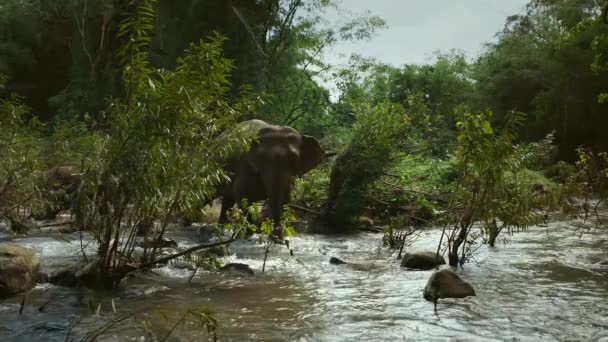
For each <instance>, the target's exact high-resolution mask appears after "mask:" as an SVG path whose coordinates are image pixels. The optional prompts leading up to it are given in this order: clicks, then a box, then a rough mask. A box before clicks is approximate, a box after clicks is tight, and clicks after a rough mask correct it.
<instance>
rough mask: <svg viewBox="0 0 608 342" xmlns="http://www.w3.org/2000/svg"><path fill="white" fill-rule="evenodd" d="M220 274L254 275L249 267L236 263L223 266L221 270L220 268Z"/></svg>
mask: <svg viewBox="0 0 608 342" xmlns="http://www.w3.org/2000/svg"><path fill="white" fill-rule="evenodd" d="M220 272H235V273H243V274H248V275H254V272H253V270H252V269H251V267H249V265H247V264H241V263H237V262H235V263H230V264H226V265H224V266H223V267H222V268H220Z"/></svg>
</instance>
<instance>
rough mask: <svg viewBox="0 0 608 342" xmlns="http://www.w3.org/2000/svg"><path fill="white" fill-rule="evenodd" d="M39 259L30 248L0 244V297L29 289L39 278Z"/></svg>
mask: <svg viewBox="0 0 608 342" xmlns="http://www.w3.org/2000/svg"><path fill="white" fill-rule="evenodd" d="M39 268H40V259H39V258H38V256H37V255H36V254H35V253H34V251H32V250H31V249H28V248H25V247H23V246H20V245H17V244H13V243H1V244H0V298H5V297H10V296H13V295H15V294H18V293H20V292H24V291H27V290H29V289H31V288H32V287H33V286H34V285H35V284H36V281H37V280H38V279H39V278H40V276H41V275H40V273H39V272H38V269H39Z"/></svg>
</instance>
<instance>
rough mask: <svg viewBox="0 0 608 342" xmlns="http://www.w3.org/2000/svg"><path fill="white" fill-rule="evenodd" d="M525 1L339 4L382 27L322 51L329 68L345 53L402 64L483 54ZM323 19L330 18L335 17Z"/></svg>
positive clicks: (366, 0)
mask: <svg viewBox="0 0 608 342" xmlns="http://www.w3.org/2000/svg"><path fill="white" fill-rule="evenodd" d="M527 2H528V0H343V1H342V7H343V8H345V9H347V10H350V11H352V12H354V13H355V14H356V13H364V12H365V11H366V10H369V11H371V13H372V14H373V15H378V16H380V17H381V18H383V19H384V20H385V21H386V23H387V26H388V28H386V29H383V30H381V31H380V32H378V33H377V34H376V35H375V36H374V37H373V38H372V39H371V40H369V41H363V42H356V43H354V44H353V43H350V44H349V43H341V44H337V45H334V46H332V47H331V48H329V49H328V50H327V51H326V52H325V55H324V57H325V60H326V61H327V62H329V63H330V64H340V63H344V62H346V61H347V60H348V56H350V54H351V53H358V54H361V55H363V56H364V57H375V58H377V59H378V60H380V61H381V62H384V63H388V64H392V65H394V66H402V65H403V64H412V63H415V64H421V63H429V62H431V61H432V55H433V53H434V52H436V51H438V50H440V51H444V52H448V51H449V50H451V49H458V50H462V51H464V53H465V54H466V55H467V56H468V57H469V58H474V57H476V56H478V55H479V54H480V53H481V52H482V51H483V43H484V42H490V41H494V37H495V34H496V32H498V31H500V30H502V28H503V27H504V24H505V20H506V19H507V17H508V16H510V15H512V14H517V13H522V12H523V11H524V8H525V5H526V3H527ZM326 16H327V18H328V19H330V20H335V19H336V18H335V16H336V14H335V13H328V14H327V15H326Z"/></svg>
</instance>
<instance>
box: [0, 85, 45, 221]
mask: <svg viewBox="0 0 608 342" xmlns="http://www.w3.org/2000/svg"><path fill="white" fill-rule="evenodd" d="M5 82H6V78H5V77H4V76H2V75H0V89H3V88H4V85H5ZM29 116H30V113H29V109H28V108H27V107H26V106H25V105H24V104H23V102H22V100H21V99H20V98H19V97H18V96H16V95H10V96H9V97H8V98H0V131H1V132H2V135H1V136H0V160H2V163H0V220H8V221H10V223H11V225H12V228H13V229H14V230H18V228H19V227H20V225H19V222H18V221H20V220H22V219H24V218H25V217H26V216H27V215H28V214H29V213H30V212H31V211H32V210H36V208H37V207H40V206H41V205H42V203H41V201H37V199H39V197H38V196H37V192H38V185H39V184H40V180H41V173H40V172H39V171H40V170H41V169H42V167H43V164H42V160H41V157H40V154H41V149H42V137H41V134H40V131H41V125H40V123H39V122H38V121H37V120H36V119H31V118H30V117H29Z"/></svg>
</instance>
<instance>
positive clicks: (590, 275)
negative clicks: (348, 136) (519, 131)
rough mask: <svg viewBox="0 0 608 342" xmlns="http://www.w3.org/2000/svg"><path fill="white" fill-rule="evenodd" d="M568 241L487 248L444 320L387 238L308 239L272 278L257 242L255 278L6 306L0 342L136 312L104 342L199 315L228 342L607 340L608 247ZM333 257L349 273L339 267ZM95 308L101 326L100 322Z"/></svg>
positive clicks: (82, 327)
mask: <svg viewBox="0 0 608 342" xmlns="http://www.w3.org/2000/svg"><path fill="white" fill-rule="evenodd" d="M571 231H572V229H571V228H570V227H569V226H568V224H567V223H554V224H551V225H550V226H549V227H545V228H541V227H536V228H533V229H530V230H528V231H526V232H521V233H517V234H516V235H514V236H513V237H512V238H511V243H510V244H508V245H500V246H498V247H497V248H495V249H489V248H487V247H486V246H482V247H481V248H480V249H479V251H478V254H477V255H476V257H475V260H474V261H473V262H471V263H469V264H467V265H465V268H464V270H460V271H459V272H460V273H461V274H462V276H463V277H464V278H465V279H466V280H467V281H469V282H470V283H471V284H472V285H473V286H474V287H475V289H476V292H477V297H473V298H466V299H458V300H443V301H440V304H439V306H438V310H437V313H435V312H434V310H433V305H432V304H430V303H428V302H426V301H424V300H423V299H422V289H423V287H424V285H425V284H426V281H427V279H428V277H429V275H430V271H429V272H427V271H406V270H404V269H401V268H400V267H399V262H398V260H395V256H394V255H390V251H387V250H385V249H383V248H381V240H382V239H381V238H382V237H381V236H380V235H378V234H360V235H357V236H353V237H322V236H301V237H297V238H295V239H294V240H293V242H292V247H293V248H294V256H290V255H289V253H288V252H287V251H286V250H283V249H280V248H277V249H275V250H274V251H273V252H272V255H271V256H270V258H269V261H268V264H267V265H266V269H267V271H266V273H261V268H262V250H261V247H259V246H256V245H255V244H254V243H253V242H250V241H243V242H239V243H237V244H236V245H235V246H233V248H232V251H233V252H234V253H235V254H233V255H231V256H228V257H226V258H225V259H224V262H243V263H247V264H249V265H251V266H252V268H253V269H254V270H255V271H256V275H255V276H253V277H248V276H235V275H228V274H220V275H218V274H211V273H205V272H201V273H199V274H198V275H197V276H196V277H195V278H194V279H193V281H192V283H190V284H188V283H187V279H188V277H189V276H190V271H187V270H176V269H173V268H170V267H165V268H162V269H159V270H156V271H157V273H158V274H160V276H155V275H140V276H137V277H136V278H134V279H130V280H129V282H128V285H127V287H128V288H129V289H137V288H144V287H146V286H147V287H150V286H152V285H163V286H166V287H168V288H169V289H165V290H164V291H159V292H156V293H153V294H150V295H146V296H143V295H137V291H135V292H133V291H131V292H129V291H124V290H120V291H115V292H108V293H94V292H91V291H87V290H74V289H66V288H60V287H57V288H50V289H48V290H46V291H45V289H43V288H39V289H37V290H36V291H34V293H33V294H32V295H31V296H30V298H29V299H28V305H27V307H26V310H25V312H24V315H23V316H21V317H19V316H18V315H17V311H18V310H19V305H18V303H19V299H10V300H8V301H5V302H4V303H2V304H0V336H4V337H5V338H0V340H2V341H4V340H14V341H28V342H30V341H36V340H41V341H64V340H65V336H66V335H67V333H68V330H71V331H70V336H72V337H73V338H74V340H80V339H81V338H82V337H84V336H85V335H86V334H87V332H90V331H92V330H94V329H96V328H98V327H99V326H100V324H102V323H103V322H107V321H110V320H112V319H116V318H118V317H121V315H123V314H125V313H128V312H135V313H136V314H135V316H134V317H133V318H128V319H126V320H124V321H122V322H119V323H117V324H116V325H115V326H114V327H113V328H112V329H109V330H108V332H106V333H105V334H104V335H103V336H102V337H101V338H100V339H99V340H100V341H116V340H119V341H135V340H137V341H139V340H142V341H143V340H145V339H143V337H142V336H143V330H142V325H141V322H142V321H144V320H148V321H150V322H152V325H153V327H154V330H155V331H156V332H157V333H158V334H160V335H161V336H162V334H163V333H166V332H168V331H169V329H171V327H172V326H173V323H174V322H175V321H176V320H177V319H179V317H180V315H181V314H182V313H183V312H184V310H186V309H187V308H191V307H194V306H200V307H205V308H208V309H210V310H211V311H213V312H215V313H216V314H217V318H218V320H219V322H220V329H219V335H220V339H221V340H224V341H244V340H263V341H353V340H356V341H381V340H386V341H396V340H397V341H399V340H408V341H409V340H423V341H428V340H462V341H470V340H476V341H504V340H510V341H538V340H598V339H599V340H601V339H602V338H603V339H604V340H607V341H608V301H607V300H606V299H608V268H607V267H605V266H601V265H599V264H595V263H596V262H598V261H602V260H608V248H607V247H608V240H606V239H604V240H602V239H599V238H597V237H595V236H593V235H588V236H582V237H581V238H579V237H578V236H577V235H573V234H571ZM438 235H439V232H437V231H429V232H426V233H425V234H423V235H422V236H421V238H420V239H419V240H418V241H417V242H416V243H415V244H414V246H413V247H412V248H411V249H412V250H417V249H419V250H433V249H434V247H435V243H436V241H437V238H438ZM21 243H24V244H27V245H29V246H33V247H35V248H37V250H38V251H39V252H40V253H42V255H43V257H44V262H45V267H47V268H52V267H54V266H55V265H60V264H62V263H65V262H66V260H69V259H70V256H71V255H73V254H74V253H76V252H77V251H78V250H80V244H79V243H78V242H76V241H75V242H72V243H70V244H68V243H65V242H58V241H57V240H53V239H48V240H40V239H38V240H36V241H32V240H31V239H30V240H23V241H21ZM191 243H192V242H188V241H182V243H181V244H183V245H184V246H186V245H188V244H191ZM331 256H337V257H339V258H341V259H343V260H346V261H348V262H349V264H347V265H338V266H336V265H331V264H329V262H328V261H329V258H330V257H331ZM49 265H50V266H49ZM159 288H160V287H159ZM129 293H135V295H130V294H129ZM52 297H54V300H53V301H52V302H51V303H50V304H48V305H47V307H46V310H45V311H44V312H39V311H38V310H37V308H38V307H39V306H41V305H42V304H43V303H45V302H46V301H48V300H49V299H50V298H52ZM112 302H114V307H115V308H116V313H114V310H113V308H112ZM98 304H101V307H100V310H99V316H97V315H94V314H92V312H94V311H95V308H96V307H97V305H98ZM90 307H92V308H93V309H90ZM160 311H162V312H163V313H164V314H165V315H166V316H167V317H164V316H163V314H161V313H160ZM167 319H168V320H167ZM75 322H78V324H76V325H75V326H74V328H73V329H71V328H70V327H71V326H72V325H74V323H75ZM173 335H174V339H173V341H196V340H200V339H202V338H203V337H204V336H205V335H204V332H202V331H201V330H200V329H199V328H198V327H197V326H195V325H188V326H185V327H184V328H181V329H177V330H176V332H175V333H174V334H173Z"/></svg>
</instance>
